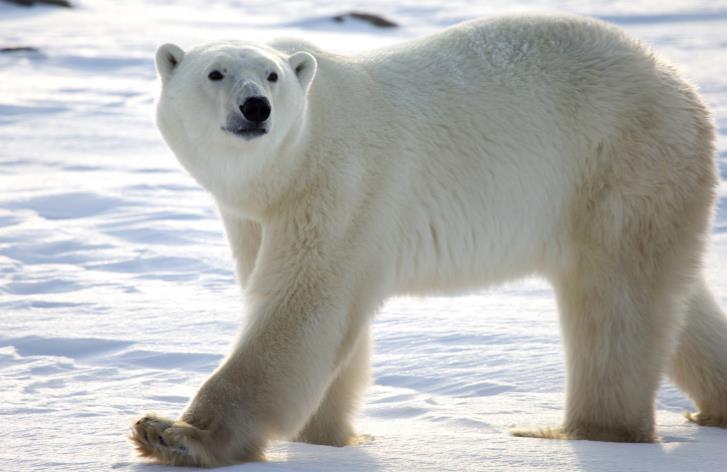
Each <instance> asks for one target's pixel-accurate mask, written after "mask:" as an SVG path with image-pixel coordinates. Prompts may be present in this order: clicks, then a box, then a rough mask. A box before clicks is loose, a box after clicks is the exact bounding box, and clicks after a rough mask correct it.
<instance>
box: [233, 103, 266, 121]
mask: <svg viewBox="0 0 727 472" xmlns="http://www.w3.org/2000/svg"><path fill="white" fill-rule="evenodd" d="M240 111H241V112H242V116H244V117H245V118H246V119H247V120H248V121H252V122H253V123H262V122H263V121H265V120H267V119H268V116H270V102H269V101H268V99H267V98H265V97H250V98H248V99H247V100H245V103H243V104H242V105H240Z"/></svg>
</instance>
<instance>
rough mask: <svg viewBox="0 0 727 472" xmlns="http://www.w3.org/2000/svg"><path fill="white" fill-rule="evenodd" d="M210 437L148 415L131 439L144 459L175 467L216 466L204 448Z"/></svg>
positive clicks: (140, 421) (197, 430) (185, 424)
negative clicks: (207, 437)
mask: <svg viewBox="0 0 727 472" xmlns="http://www.w3.org/2000/svg"><path fill="white" fill-rule="evenodd" d="M205 434H206V433H205V432H204V431H202V430H200V429H198V428H195V427H194V426H192V425H190V424H188V423H185V422H183V421H175V420H171V419H168V418H163V417H160V416H157V415H156V414H154V413H148V414H147V415H145V416H144V417H142V418H140V419H139V420H138V421H136V422H135V423H134V425H133V426H132V431H131V436H130V439H131V441H132V442H133V443H134V446H136V450H137V452H138V453H139V455H140V456H142V457H148V458H150V459H154V460H156V461H157V462H161V463H164V464H171V465H193V466H202V467H210V466H213V465H216V464H215V463H214V461H213V460H212V459H213V458H212V457H209V454H208V452H207V451H206V448H205V447H204V442H205V441H204V440H205V438H204V435H205Z"/></svg>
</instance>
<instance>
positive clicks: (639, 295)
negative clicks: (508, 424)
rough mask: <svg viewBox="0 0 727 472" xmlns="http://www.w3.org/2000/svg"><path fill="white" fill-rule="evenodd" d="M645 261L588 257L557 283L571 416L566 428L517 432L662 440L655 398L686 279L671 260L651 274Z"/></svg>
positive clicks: (518, 432) (568, 413) (556, 436)
mask: <svg viewBox="0 0 727 472" xmlns="http://www.w3.org/2000/svg"><path fill="white" fill-rule="evenodd" d="M595 260H598V261H599V262H598V263H596V264H594V262H595ZM642 264H644V261H643V260H642V261H639V260H638V259H637V260H629V257H628V256H624V257H617V258H596V259H594V258H591V257H587V258H586V260H584V261H581V263H579V264H578V270H575V271H572V272H570V274H568V276H565V277H561V278H560V280H558V281H556V284H555V286H556V287H555V288H556V291H557V295H558V305H559V309H560V315H561V327H562V332H563V337H564V343H565V350H566V364H567V371H568V386H567V405H566V419H565V422H564V424H563V426H562V427H560V428H555V429H538V430H514V431H513V434H514V435H516V436H527V437H540V438H549V439H589V440H596V441H615V442H652V441H655V440H656V434H655V430H654V399H655V396H656V391H657V388H658V385H659V379H660V375H661V372H662V370H663V368H664V367H665V364H666V360H667V359H668V358H669V356H670V353H671V351H672V347H673V342H672V341H673V339H675V335H676V331H677V329H678V326H679V317H680V315H681V310H680V304H679V303H678V299H677V298H676V297H674V296H672V295H671V294H672V293H673V291H674V290H679V287H681V284H679V283H678V282H677V280H679V277H678V276H674V275H670V274H669V271H668V270H666V267H665V266H662V267H661V272H660V273H659V275H658V276H649V274H647V273H644V271H643V270H641V269H643V267H640V266H641V265H642ZM644 265H648V263H646V264H644ZM657 272H658V271H653V272H651V271H650V273H651V274H654V273H657ZM672 272H673V270H672Z"/></svg>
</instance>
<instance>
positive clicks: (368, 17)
mask: <svg viewBox="0 0 727 472" xmlns="http://www.w3.org/2000/svg"><path fill="white" fill-rule="evenodd" d="M347 18H353V19H356V20H361V21H365V22H367V23H369V24H371V25H373V26H378V27H379V28H395V27H397V26H399V25H398V24H396V23H394V22H393V21H391V20H387V19H386V18H384V17H383V16H380V15H375V14H371V13H363V12H359V11H352V12H349V13H344V14H342V15H336V16H334V17H333V21H336V22H338V23H342V22H344V21H346V19H347Z"/></svg>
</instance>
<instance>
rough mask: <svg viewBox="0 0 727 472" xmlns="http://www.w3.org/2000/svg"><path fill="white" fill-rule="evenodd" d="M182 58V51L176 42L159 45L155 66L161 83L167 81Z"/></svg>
mask: <svg viewBox="0 0 727 472" xmlns="http://www.w3.org/2000/svg"><path fill="white" fill-rule="evenodd" d="M183 58H184V51H183V50H182V48H180V47H179V46H177V45H176V44H171V43H167V44H162V45H161V46H159V49H157V54H156V66H157V72H158V73H159V77H161V79H162V83H164V82H166V81H167V79H168V78H169V77H170V76H171V75H172V72H174V69H175V68H176V67H177V66H178V65H179V63H180V62H182V59H183Z"/></svg>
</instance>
